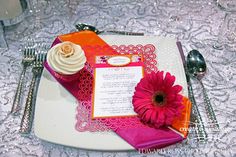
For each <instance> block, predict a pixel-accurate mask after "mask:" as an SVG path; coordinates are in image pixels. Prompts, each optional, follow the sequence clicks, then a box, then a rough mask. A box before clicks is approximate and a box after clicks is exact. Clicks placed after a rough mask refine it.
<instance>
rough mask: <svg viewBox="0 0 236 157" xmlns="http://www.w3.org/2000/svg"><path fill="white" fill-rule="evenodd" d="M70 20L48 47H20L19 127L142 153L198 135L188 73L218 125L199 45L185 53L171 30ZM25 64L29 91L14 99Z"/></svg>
mask: <svg viewBox="0 0 236 157" xmlns="http://www.w3.org/2000/svg"><path fill="white" fill-rule="evenodd" d="M76 28H77V29H78V31H77V32H72V33H68V34H62V35H59V36H57V37H56V38H55V39H54V41H52V43H51V47H50V48H49V47H45V46H42V45H43V44H42V45H41V48H40V50H39V47H40V46H39V47H37V44H34V43H31V45H30V44H28V46H26V48H25V49H24V51H23V59H22V67H23V70H22V72H21V74H20V79H19V83H18V87H17V90H16V93H15V99H14V102H13V105H12V109H11V114H12V115H13V116H19V110H20V107H24V113H23V115H22V120H21V124H20V129H19V133H20V134H22V135H24V136H25V135H26V136H27V135H30V134H31V132H32V129H33V131H34V134H35V136H37V137H38V138H39V139H42V140H45V141H48V142H52V143H57V144H61V145H65V146H72V147H76V148H82V149H88V150H102V151H126V150H136V151H138V152H141V153H150V152H155V151H156V150H158V149H162V148H165V147H167V146H170V145H175V144H178V143H181V142H182V141H186V140H193V141H196V142H199V143H205V142H207V141H208V133H207V130H206V128H205V126H204V123H203V120H202V113H200V111H199V109H198V106H197V104H196V101H195V98H194V94H193V89H192V85H191V79H197V80H198V81H199V83H200V85H201V87H202V89H203V93H204V98H203V99H204V101H205V106H206V108H205V109H206V111H207V116H208V119H209V120H210V123H211V124H212V125H211V126H213V127H214V128H215V129H216V130H219V129H220V128H219V124H218V122H217V119H216V115H215V113H214V109H213V107H212V106H211V102H210V99H209V97H208V95H207V91H206V89H205V88H204V85H203V83H202V82H201V78H202V77H203V76H204V73H205V70H206V63H205V60H204V58H203V56H202V55H201V54H200V52H199V51H197V50H192V51H190V52H189V54H188V55H187V56H186V57H185V56H184V53H183V49H182V45H181V42H180V41H177V40H176V39H175V38H171V37H158V36H145V35H144V34H143V33H136V32H135V33H134V32H125V31H122V32H121V31H109V30H108V31H98V30H97V29H96V28H95V27H94V26H91V25H88V24H83V23H79V24H77V25H76ZM103 33H104V34H103ZM111 33H112V34H111ZM35 45H36V46H35ZM167 45H168V47H167ZM42 47H43V49H42ZM29 68H30V70H31V73H32V77H31V82H30V85H29V88H28V95H27V96H26V100H25V105H20V102H21V101H20V99H21V98H22V93H21V92H22V88H23V82H24V79H25V74H26V70H27V69H29ZM191 128H193V129H192V130H194V131H191ZM189 133H191V134H193V135H194V136H191V138H192V137H193V138H192V139H189V138H188V134H189ZM91 139H96V140H93V142H91Z"/></svg>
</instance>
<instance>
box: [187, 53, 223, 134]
mask: <svg viewBox="0 0 236 157" xmlns="http://www.w3.org/2000/svg"><path fill="white" fill-rule="evenodd" d="M187 68H188V72H189V73H190V74H191V76H192V77H193V78H196V79H197V80H198V81H199V82H200V84H201V87H202V89H203V96H204V101H205V107H206V111H207V115H208V117H209V119H210V120H211V124H212V125H213V126H214V127H216V128H217V129H218V130H219V129H220V128H219V124H218V121H217V119H216V115H215V112H214V110H213V107H212V105H211V102H210V99H209V97H208V94H207V91H206V89H205V87H204V85H203V83H202V81H201V79H202V78H203V76H204V74H205V73H206V62H205V59H204V57H203V56H202V55H201V53H200V52H199V51H197V50H192V51H190V52H189V54H188V56H187Z"/></svg>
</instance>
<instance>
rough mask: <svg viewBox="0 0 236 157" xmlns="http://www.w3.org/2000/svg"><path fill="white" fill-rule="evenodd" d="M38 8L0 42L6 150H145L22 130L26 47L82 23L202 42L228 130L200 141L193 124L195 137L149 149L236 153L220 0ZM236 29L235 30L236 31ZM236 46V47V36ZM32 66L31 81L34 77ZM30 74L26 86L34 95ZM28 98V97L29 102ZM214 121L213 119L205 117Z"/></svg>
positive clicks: (234, 86) (42, 2) (60, 1)
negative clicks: (81, 143)
mask: <svg viewBox="0 0 236 157" xmlns="http://www.w3.org/2000/svg"><path fill="white" fill-rule="evenodd" d="M32 2H33V3H32V4H33V7H32V11H31V12H29V13H28V15H27V16H26V17H25V19H24V20H23V21H22V22H21V23H20V24H18V25H14V26H9V27H6V28H5V37H6V41H7V43H8V46H9V48H8V49H7V50H6V49H0V64H1V70H0V80H1V81H0V156H1V157H9V156H14V157H17V156H56V157H65V156H70V157H85V156H91V157H92V156H96V157H99V156H101V157H108V156H109V157H110V156H114V157H121V156H130V157H141V156H146V155H143V154H140V153H139V152H136V151H130V152H100V151H91V150H82V149H78V148H71V147H67V146H62V145H57V144H53V143H49V142H45V141H42V140H40V139H38V138H37V137H35V136H34V132H32V133H31V134H30V135H28V136H22V135H20V134H19V132H18V131H19V126H20V120H21V117H22V114H23V109H22V110H21V114H20V116H16V117H13V116H11V115H8V113H9V112H10V110H11V106H12V102H13V97H14V93H15V90H16V87H17V82H18V78H19V74H20V72H21V70H22V66H21V64H20V62H21V58H22V55H21V50H22V48H23V47H24V45H25V44H26V43H27V41H28V39H29V38H33V39H34V40H35V43H41V42H44V43H47V44H48V45H50V44H51V42H52V41H53V39H54V38H55V37H56V36H57V35H59V34H65V33H69V32H73V31H75V27H74V25H75V24H76V23H79V22H83V23H89V24H91V25H94V26H96V27H97V28H99V29H101V30H124V31H134V32H144V33H145V34H146V35H159V36H173V37H176V38H177V39H178V40H180V41H181V42H182V45H183V49H184V53H185V55H187V53H188V52H189V51H190V50H192V49H198V50H199V51H200V52H201V53H202V54H203V56H204V57H205V59H206V62H207V67H208V71H207V74H206V75H205V77H204V78H203V80H202V81H203V83H204V85H205V87H206V89H207V91H208V94H209V97H210V99H211V103H212V105H213V108H214V110H215V113H216V116H217V119H218V121H219V123H220V128H221V131H220V132H218V133H215V134H213V133H212V132H210V130H208V134H209V137H210V138H211V139H209V141H208V142H207V143H205V144H202V143H201V144H200V143H198V142H196V140H191V139H194V136H195V135H194V132H192V131H190V135H189V139H188V140H186V141H185V142H182V143H180V144H176V145H172V146H170V147H167V148H165V149H161V150H159V151H156V152H155V153H152V154H148V155H147V156H158V155H160V156H236V133H235V129H236V118H235V115H236V73H235V71H236V49H233V48H232V45H231V48H227V49H224V50H220V51H219V50H215V49H213V48H212V45H213V44H214V43H215V41H216V40H217V34H218V33H219V26H220V24H221V22H222V21H223V18H224V16H225V13H224V12H223V11H222V10H220V9H219V8H217V6H216V4H215V3H214V2H213V0H197V1H194V0H163V1H158V0H145V1H144V0H114V1H110V0H96V1H92V0H81V1H76V0H66V1H64V0H37V1H35V0H33V1H32ZM234 20H236V19H234ZM234 33H235V32H234ZM233 44H235V45H234V46H236V43H235V42H234V43H233ZM30 78H31V74H30V71H28V72H27V78H26V80H30ZM28 86H29V81H28V82H26V87H25V88H24V98H25V97H26V95H27V90H28V88H27V87H28ZM193 88H194V94H195V97H196V101H197V104H198V105H199V109H200V112H201V113H202V114H203V115H205V114H206V111H205V109H204V103H203V95H202V89H201V86H200V84H199V82H197V81H193ZM24 102H25V99H23V103H22V104H24ZM205 124H207V121H205Z"/></svg>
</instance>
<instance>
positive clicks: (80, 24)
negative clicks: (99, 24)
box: [75, 23, 144, 36]
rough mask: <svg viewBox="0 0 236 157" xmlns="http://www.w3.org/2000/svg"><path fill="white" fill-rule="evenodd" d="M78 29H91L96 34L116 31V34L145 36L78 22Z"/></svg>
mask: <svg viewBox="0 0 236 157" xmlns="http://www.w3.org/2000/svg"><path fill="white" fill-rule="evenodd" d="M75 27H76V29H77V30H78V31H84V30H90V31H93V32H95V33H96V34H101V33H106V32H107V33H115V34H120V35H135V36H143V35H144V33H137V32H126V31H115V30H102V31H101V30H98V29H97V28H96V27H94V26H91V25H88V24H85V23H78V24H76V25H75Z"/></svg>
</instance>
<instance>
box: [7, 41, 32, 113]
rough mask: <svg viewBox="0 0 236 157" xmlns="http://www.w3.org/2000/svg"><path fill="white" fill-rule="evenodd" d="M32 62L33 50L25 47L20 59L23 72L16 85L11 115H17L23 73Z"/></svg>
mask: <svg viewBox="0 0 236 157" xmlns="http://www.w3.org/2000/svg"><path fill="white" fill-rule="evenodd" d="M34 60H35V48H33V47H32V45H27V46H26V48H25V50H24V51H23V59H22V66H23V70H22V72H21V74H20V79H19V82H18V85H17V89H16V94H15V97H14V101H13V104H12V108H11V113H12V114H13V115H18V114H19V112H18V111H19V110H20V99H21V95H22V87H23V83H24V78H25V72H26V69H27V67H29V66H30V65H31V64H32V63H33V61H34Z"/></svg>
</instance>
